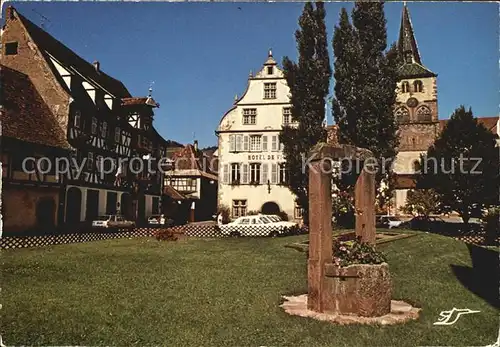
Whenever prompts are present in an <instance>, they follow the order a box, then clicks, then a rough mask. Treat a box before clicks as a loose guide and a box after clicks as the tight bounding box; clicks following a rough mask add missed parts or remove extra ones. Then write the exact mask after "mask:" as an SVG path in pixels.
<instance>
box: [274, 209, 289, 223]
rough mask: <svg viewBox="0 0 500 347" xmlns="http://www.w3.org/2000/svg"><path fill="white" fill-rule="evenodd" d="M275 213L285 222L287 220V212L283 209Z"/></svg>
mask: <svg viewBox="0 0 500 347" xmlns="http://www.w3.org/2000/svg"><path fill="white" fill-rule="evenodd" d="M276 215H277V216H278V217H280V218H281V219H282V220H284V221H285V222H287V221H288V220H289V219H288V214H287V213H286V212H285V211H279V212H278V213H277V214H276Z"/></svg>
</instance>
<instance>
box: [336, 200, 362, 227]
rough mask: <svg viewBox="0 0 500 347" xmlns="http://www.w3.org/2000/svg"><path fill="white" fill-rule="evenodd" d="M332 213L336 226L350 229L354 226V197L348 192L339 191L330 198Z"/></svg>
mask: <svg viewBox="0 0 500 347" xmlns="http://www.w3.org/2000/svg"><path fill="white" fill-rule="evenodd" d="M332 214H333V217H334V218H335V224H336V226H338V227H341V228H346V229H350V228H353V227H354V224H355V221H356V217H355V215H354V198H353V197H352V196H351V195H350V194H349V193H348V192H345V191H343V192H339V193H338V194H337V195H336V196H334V197H333V199H332Z"/></svg>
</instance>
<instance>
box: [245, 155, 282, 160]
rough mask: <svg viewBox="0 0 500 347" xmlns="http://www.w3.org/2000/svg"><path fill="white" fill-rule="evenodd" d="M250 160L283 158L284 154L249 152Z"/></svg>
mask: <svg viewBox="0 0 500 347" xmlns="http://www.w3.org/2000/svg"><path fill="white" fill-rule="evenodd" d="M248 160H283V155H282V154H249V155H248Z"/></svg>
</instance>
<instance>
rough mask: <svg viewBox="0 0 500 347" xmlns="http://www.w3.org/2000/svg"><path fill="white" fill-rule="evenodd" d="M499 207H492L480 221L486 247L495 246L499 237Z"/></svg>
mask: <svg viewBox="0 0 500 347" xmlns="http://www.w3.org/2000/svg"><path fill="white" fill-rule="evenodd" d="M499 218H500V207H493V208H490V209H489V210H488V212H487V213H486V214H485V215H484V217H483V219H482V227H483V230H484V232H485V241H486V244H488V245H495V244H496V242H497V241H496V239H497V237H498V235H499V229H500V226H499Z"/></svg>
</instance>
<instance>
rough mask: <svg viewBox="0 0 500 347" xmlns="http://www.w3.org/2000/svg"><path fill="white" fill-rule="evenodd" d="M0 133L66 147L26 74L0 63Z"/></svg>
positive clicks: (63, 133) (53, 120)
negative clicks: (0, 126) (0, 128)
mask: <svg viewBox="0 0 500 347" xmlns="http://www.w3.org/2000/svg"><path fill="white" fill-rule="evenodd" d="M0 85H1V89H0V90H1V93H2V94H1V97H0V98H1V99H0V104H1V105H3V108H4V112H3V114H2V136H6V137H10V138H15V139H18V140H21V141H26V142H31V143H35V144H41V145H46V146H51V147H58V148H65V149H69V148H71V146H70V145H69V143H68V141H67V139H66V135H65V132H64V131H63V130H62V129H61V127H60V125H59V124H58V123H57V120H56V118H55V116H54V115H53V114H52V112H51V111H50V109H49V107H48V106H47V105H46V104H45V102H44V101H43V99H42V97H41V96H40V94H39V93H38V91H37V90H36V89H35V86H34V85H33V84H32V83H31V80H30V79H29V77H28V76H26V75H25V74H23V73H20V72H18V71H16V70H12V69H9V68H7V67H5V66H3V65H0Z"/></svg>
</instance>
